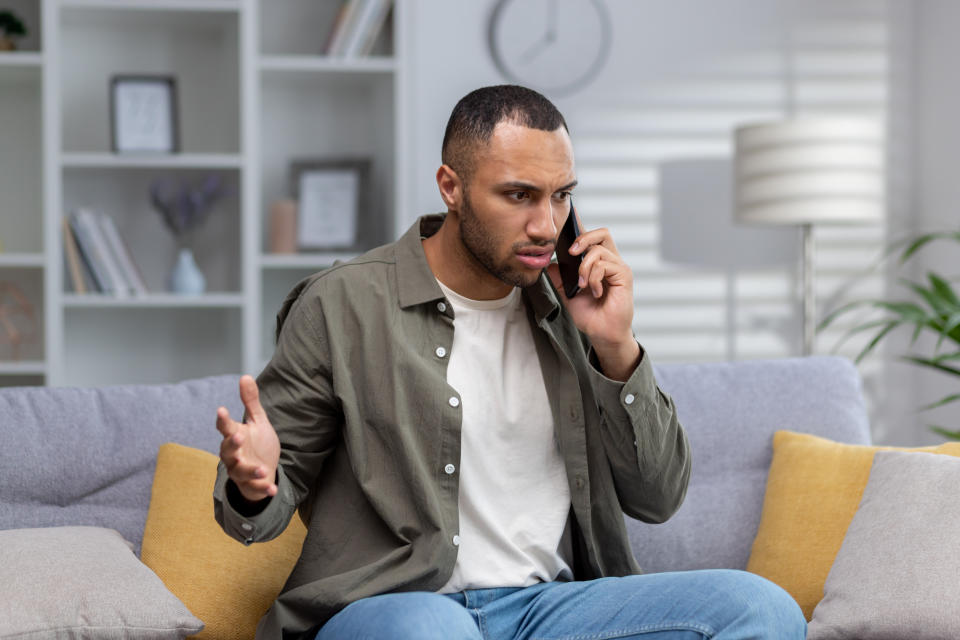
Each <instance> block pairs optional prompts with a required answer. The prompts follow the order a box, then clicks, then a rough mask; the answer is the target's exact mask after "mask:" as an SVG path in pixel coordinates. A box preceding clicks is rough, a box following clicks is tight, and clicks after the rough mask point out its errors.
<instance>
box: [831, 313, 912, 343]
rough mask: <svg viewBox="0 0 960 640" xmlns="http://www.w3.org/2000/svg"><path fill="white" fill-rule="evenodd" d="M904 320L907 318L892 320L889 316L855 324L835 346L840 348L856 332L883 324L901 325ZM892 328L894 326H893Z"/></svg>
mask: <svg viewBox="0 0 960 640" xmlns="http://www.w3.org/2000/svg"><path fill="white" fill-rule="evenodd" d="M904 322H906V321H905V320H890V319H889V318H884V319H882V320H874V321H872V322H867V323H864V324H860V325H857V326H855V327H851V328H850V329H848V330H847V332H846V333H845V334H843V336H841V337H840V339H839V340H837V345H836V347H835V348H839V347H840V345H842V344H843V343H844V342H846V341H847V340H849V339H850V338H851V337H853V335H854V334H857V333H862V332H864V331H868V330H869V329H875V328H877V327H880V326H883V325H888V324H891V323H893V324H894V325H895V326H899V325H901V324H903V323H904ZM891 329H892V328H891Z"/></svg>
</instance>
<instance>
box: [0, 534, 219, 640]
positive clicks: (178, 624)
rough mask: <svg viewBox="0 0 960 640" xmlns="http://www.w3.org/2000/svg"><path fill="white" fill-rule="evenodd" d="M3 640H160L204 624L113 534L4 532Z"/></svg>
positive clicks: (0, 542)
mask: <svg viewBox="0 0 960 640" xmlns="http://www.w3.org/2000/svg"><path fill="white" fill-rule="evenodd" d="M0 567H3V575H4V578H5V579H4V580H3V582H2V583H0V638H18V639H19V640H27V639H30V640H48V639H49V640H55V639H58V638H97V639H98V640H109V639H112V638H116V639H117V640H120V639H123V640H136V639H138V638H143V639H144V640H146V639H150V640H162V639H165V638H168V639H170V640H173V639H175V638H185V637H186V636H188V635H190V634H193V633H196V632H197V631H199V630H200V629H202V628H203V623H202V622H200V620H198V619H197V618H195V617H194V616H192V615H191V614H190V611H188V610H187V608H186V607H185V606H184V605H183V603H182V602H180V601H179V600H178V599H177V598H176V597H175V596H174V595H173V594H172V593H170V592H169V591H168V590H167V589H166V588H165V587H164V586H163V583H162V582H160V579H159V578H157V576H156V575H154V573H153V572H152V571H150V569H148V568H147V567H145V566H144V565H143V563H142V562H140V561H139V560H138V559H137V557H136V556H135V555H134V554H133V550H132V549H131V548H130V546H129V543H128V542H127V541H125V540H124V539H123V538H121V537H120V534H119V533H117V532H116V531H113V530H111V529H103V528H100V527H47V528H43V529H17V530H13V531H0Z"/></svg>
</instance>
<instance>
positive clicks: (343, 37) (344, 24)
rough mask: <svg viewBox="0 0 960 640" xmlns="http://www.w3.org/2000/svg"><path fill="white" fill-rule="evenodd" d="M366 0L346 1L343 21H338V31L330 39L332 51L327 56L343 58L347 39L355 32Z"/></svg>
mask: <svg viewBox="0 0 960 640" xmlns="http://www.w3.org/2000/svg"><path fill="white" fill-rule="evenodd" d="M363 3H364V0H346V3H345V5H346V6H345V7H344V8H343V12H344V15H343V19H342V20H338V21H337V25H336V27H337V28H336V31H335V32H334V34H333V36H332V37H331V38H330V50H329V51H327V55H330V56H342V55H343V52H344V51H345V49H346V46H347V38H348V37H349V36H350V33H351V32H352V31H353V28H354V25H355V24H356V22H357V18H358V17H359V13H360V9H361V8H362V5H363Z"/></svg>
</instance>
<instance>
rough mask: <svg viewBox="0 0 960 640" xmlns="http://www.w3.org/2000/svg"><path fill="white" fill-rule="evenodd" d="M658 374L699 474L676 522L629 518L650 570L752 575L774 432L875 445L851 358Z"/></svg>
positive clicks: (670, 369)
mask: <svg viewBox="0 0 960 640" xmlns="http://www.w3.org/2000/svg"><path fill="white" fill-rule="evenodd" d="M655 357H656V356H655V354H654V358H655ZM654 372H655V373H656V376H657V381H658V383H659V385H660V388H661V389H662V390H663V391H664V392H665V393H667V394H668V395H670V396H671V397H672V398H673V400H674V402H675V404H676V406H677V415H678V417H679V419H680V423H681V424H682V425H683V426H684V428H685V429H686V431H687V434H688V436H689V438H690V446H691V450H692V455H693V470H692V473H691V477H690V486H689V489H688V491H687V497H686V500H685V501H684V503H683V505H682V506H681V507H680V509H679V511H677V513H676V514H675V515H674V516H673V518H671V519H670V520H668V521H667V522H666V523H664V524H659V525H648V524H644V523H641V522H638V521H635V520H632V519H630V518H627V529H628V532H629V535H630V541H631V544H632V545H633V550H634V555H635V556H636V557H637V561H638V562H639V563H640V566H641V567H642V568H643V570H644V571H646V572H658V571H676V570H685V569H705V568H727V569H744V568H746V566H747V559H748V557H749V556H750V547H751V544H752V543H753V538H754V536H755V535H756V532H757V525H758V524H759V522H760V511H761V508H762V505H763V496H764V489H765V486H766V481H767V470H768V468H769V466H770V460H771V456H772V441H773V433H774V432H775V431H777V430H780V429H790V430H793V431H801V432H805V433H813V434H817V435H820V436H824V437H827V438H831V439H834V440H838V441H841V442H852V443H862V444H866V443H869V442H870V432H869V426H868V422H867V416H866V410H865V408H864V404H863V398H862V395H861V386H860V377H859V374H858V373H857V370H856V368H855V367H854V366H853V363H851V362H850V361H849V360H847V359H845V358H841V357H837V356H814V357H807V358H784V359H777V360H754V361H743V362H735V363H730V362H724V363H708V364H663V365H655V366H654Z"/></svg>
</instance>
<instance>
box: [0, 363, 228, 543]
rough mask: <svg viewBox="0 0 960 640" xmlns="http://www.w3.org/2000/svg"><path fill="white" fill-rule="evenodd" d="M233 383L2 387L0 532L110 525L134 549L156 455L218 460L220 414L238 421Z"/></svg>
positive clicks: (205, 380)
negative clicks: (184, 452) (194, 452)
mask: <svg viewBox="0 0 960 640" xmlns="http://www.w3.org/2000/svg"><path fill="white" fill-rule="evenodd" d="M238 380H239V376H236V375H231V376H217V377H211V378H202V379H197V380H189V381H186V382H182V383H179V384H170V385H125V386H112V387H101V388H90V389H80V388H47V387H20V388H12V389H0V433H2V435H3V446H0V529H18V528H25V527H49V526H60V525H94V526H102V527H110V528H113V529H117V530H118V531H119V532H120V533H121V534H122V535H123V537H124V538H126V539H127V540H129V541H131V542H133V543H134V544H135V545H136V547H137V549H138V550H139V547H140V541H141V538H142V535H143V525H144V523H145V521H146V516H147V507H148V505H149V502H150V486H151V484H152V482H153V471H154V467H155V465H156V459H157V449H158V448H159V447H160V445H161V444H163V443H165V442H179V443H181V444H184V445H188V446H192V447H197V448H200V449H205V450H207V451H211V452H214V453H216V452H217V451H218V450H219V447H220V434H219V433H218V432H217V430H216V410H217V407H219V406H221V405H222V406H225V407H227V408H228V409H229V410H230V414H231V415H232V416H234V417H235V418H239V416H240V415H242V411H243V405H242V404H241V403H240V400H239V395H238V391H237V382H238ZM212 492H213V487H211V495H212ZM212 505H213V503H212V498H211V507H210V509H211V514H212V513H213V506H212Z"/></svg>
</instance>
